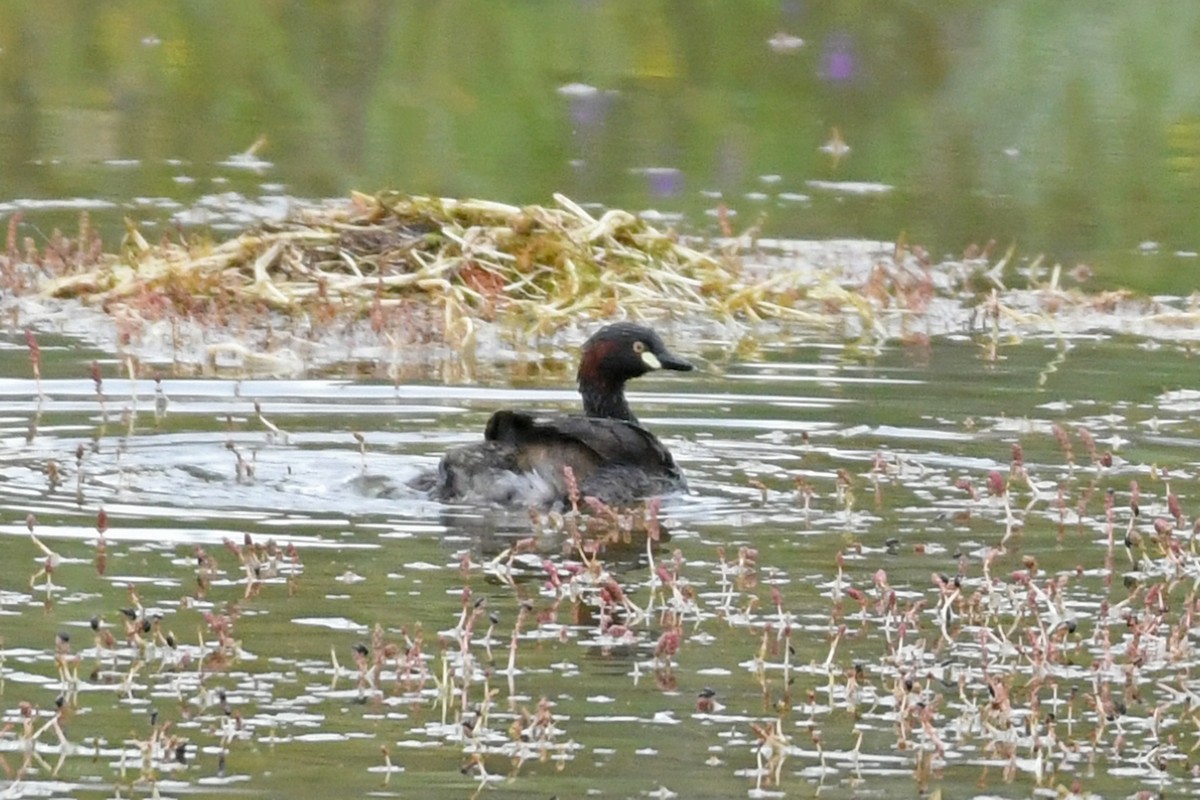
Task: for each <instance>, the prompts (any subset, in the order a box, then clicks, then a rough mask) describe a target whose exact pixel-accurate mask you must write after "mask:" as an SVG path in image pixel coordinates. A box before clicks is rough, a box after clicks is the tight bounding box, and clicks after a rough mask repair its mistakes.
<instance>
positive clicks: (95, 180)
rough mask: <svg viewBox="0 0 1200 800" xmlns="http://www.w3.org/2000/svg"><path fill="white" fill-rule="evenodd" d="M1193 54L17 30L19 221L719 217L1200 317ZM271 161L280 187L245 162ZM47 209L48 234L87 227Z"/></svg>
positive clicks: (665, 20)
mask: <svg viewBox="0 0 1200 800" xmlns="http://www.w3.org/2000/svg"><path fill="white" fill-rule="evenodd" d="M1198 45H1200V3H1196V2H1194V0H1174V2H1171V1H1169V0H1167V1H1164V2H1139V3H1128V2H1064V1H1063V0H1004V1H1002V2H996V1H995V0H987V1H986V2H985V1H982V0H981V1H979V2H976V1H974V0H919V1H918V0H910V1H908V2H905V1H903V0H898V1H897V2H886V3H883V2H878V0H839V2H836V3H835V2H815V1H811V0H809V1H805V0H738V1H737V2H715V1H713V2H705V1H704V0H541V1H538V0H521V1H520V2H498V1H497V0H442V1H440V2H424V1H416V0H413V1H411V2H392V1H391V0H379V1H377V2H367V1H365V0H362V1H357V2H296V1H293V2H288V1H287V0H264V1H263V2H253V3H246V2H241V0H218V1H214V0H195V1H193V2H172V3H160V2H151V1H150V0H141V1H137V0H124V1H122V0H112V1H111V2H94V1H93V0H83V1H82V2H79V1H76V2H72V1H70V0H57V1H54V0H49V1H43V2H38V3H10V4H6V5H5V7H4V20H3V25H0V216H7V215H8V213H11V212H12V211H14V210H15V209H17V208H21V207H23V206H30V205H31V204H30V203H29V202H28V201H31V200H50V201H56V200H62V199H64V198H86V199H88V200H92V201H108V202H112V203H114V204H115V205H116V207H115V208H112V209H108V210H104V209H100V210H98V212H97V213H98V215H99V218H100V221H101V224H104V225H107V226H109V228H110V229H111V230H113V231H115V230H116V229H117V227H118V225H119V221H120V218H121V217H122V216H124V215H126V214H133V216H135V217H138V218H139V219H142V220H144V221H147V222H150V223H154V222H157V221H162V220H166V219H169V218H170V216H171V214H172V213H175V211H177V208H176V206H175V204H176V203H179V204H183V205H184V206H187V205H190V204H192V203H194V202H196V200H197V199H199V198H201V197H205V196H208V195H211V194H213V193H219V192H225V191H237V192H240V193H242V194H244V195H246V196H248V197H256V196H260V195H263V194H276V195H281V196H292V197H300V198H322V197H330V196H340V195H344V194H345V193H346V192H347V191H348V190H349V189H351V188H359V189H363V190H366V191H373V190H376V189H379V188H383V187H389V188H397V189H400V190H404V191H411V192H416V193H443V194H448V195H471V196H481V197H487V198H492V199H497V200H503V201H508V202H514V203H534V202H536V203H548V202H550V195H551V194H552V193H553V192H556V191H561V192H564V193H566V194H568V195H570V196H572V197H573V198H575V199H577V200H579V201H582V202H589V203H599V204H603V205H608V206H620V207H627V208H631V209H634V210H646V209H656V210H659V211H662V212H664V213H667V214H668V215H674V214H682V215H684V217H683V221H682V222H681V223H679V224H681V226H683V227H686V228H688V229H691V230H701V231H703V232H706V233H716V232H719V225H718V222H717V217H716V207H717V205H718V204H724V206H725V207H726V208H727V209H728V212H729V217H730V219H732V222H733V229H734V230H743V229H746V228H749V227H751V226H753V225H761V230H762V232H763V234H764V235H766V236H780V237H788V238H827V237H865V238H873V239H884V240H887V239H892V238H895V237H897V236H898V235H900V234H901V233H902V232H904V233H906V234H907V236H908V238H909V240H910V241H915V242H919V243H922V244H924V245H926V246H927V247H928V248H929V249H930V251H931V252H932V253H933V254H934V255H935V256H938V257H940V256H944V255H952V254H957V253H960V252H961V251H962V250H963V249H964V248H965V247H967V246H968V245H969V244H970V243H972V242H978V243H984V242H987V241H988V240H991V239H995V240H997V242H998V243H999V244H1000V245H1001V246H1007V245H1008V244H1016V245H1017V247H1018V250H1019V252H1021V253H1022V254H1024V255H1026V256H1032V255H1035V254H1037V253H1045V254H1046V255H1047V256H1048V257H1050V258H1051V259H1052V260H1055V261H1061V262H1062V263H1063V265H1064V266H1065V267H1067V268H1072V267H1074V266H1075V265H1076V264H1077V263H1085V264H1087V265H1088V266H1090V267H1091V268H1092V269H1094V270H1095V272H1096V276H1097V277H1096V278H1095V281H1096V285H1114V284H1120V285H1129V286H1132V287H1134V288H1137V289H1140V290H1142V291H1147V292H1170V293H1176V294H1186V293H1188V292H1190V291H1192V289H1193V287H1194V284H1195V280H1194V278H1193V273H1194V272H1195V270H1196V267H1197V260H1196V258H1195V257H1194V255H1193V252H1194V251H1195V250H1197V249H1200V243H1198V242H1197V235H1196V233H1195V231H1196V228H1197V215H1198V213H1200V211H1198V209H1200V203H1198V202H1197V200H1198V199H1200V196H1198V195H1200V46H1198ZM835 128H836V129H837V131H838V132H839V134H840V137H841V138H842V140H843V141H844V142H845V143H846V145H848V146H849V148H850V149H849V151H848V152H846V153H845V154H844V155H841V156H840V157H839V156H838V155H837V154H835V153H831V152H829V150H830V149H832V148H830V147H827V145H829V143H830V142H831V141H833V140H834V133H833V131H834V129H835ZM260 136H265V137H266V144H265V146H264V147H262V148H261V150H259V151H258V153H257V155H258V156H259V157H261V158H262V159H264V160H265V161H267V162H270V164H269V165H261V166H262V168H261V169H259V170H257V171H255V170H247V169H244V168H239V167H238V166H237V165H229V164H222V162H225V161H226V159H228V158H229V157H230V156H231V155H233V154H236V153H238V152H241V151H243V150H245V149H246V148H247V147H249V146H250V145H251V144H252V143H253V142H255V141H256V140H257V139H259V137H260ZM822 148H824V149H822ZM810 181H820V182H835V183H837V184H842V185H840V186H835V187H834V188H832V189H831V188H828V187H827V186H824V185H818V186H813V185H811V184H810ZM845 182H865V183H867V184H882V186H874V187H873V186H870V185H868V186H866V187H864V188H865V189H867V190H868V191H864V192H856V191H847V188H849V189H851V190H853V189H854V188H855V187H854V186H850V187H846V186H845V185H844V183H845ZM872 188H874V189H878V190H884V189H886V190H885V191H869V190H870V189H872ZM49 205H50V208H49V209H40V210H38V209H32V208H27V209H26V216H27V219H28V221H29V222H28V224H29V225H30V226H31V227H30V230H31V231H32V235H44V233H45V230H44V229H45V228H46V227H48V226H49V225H50V224H51V222H53V224H63V225H67V224H68V220H70V219H72V217H73V215H74V214H76V213H77V211H75V210H74V209H70V210H69V211H64V210H63V209H61V208H56V207H55V204H54V203H50V204H49ZM35 212H36V213H35ZM39 215H41V217H39ZM39 218H40V219H41V222H40V224H39ZM668 218H669V219H670V220H671V221H672V222H674V219H675V218H674V217H673V216H669V217H668Z"/></svg>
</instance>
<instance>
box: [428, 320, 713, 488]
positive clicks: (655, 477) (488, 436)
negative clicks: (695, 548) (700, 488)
mask: <svg viewBox="0 0 1200 800" xmlns="http://www.w3.org/2000/svg"><path fill="white" fill-rule="evenodd" d="M659 369H671V370H680V371H687V370H690V369H692V365H691V364H689V363H688V362H687V361H684V360H683V359H682V358H680V357H678V356H676V355H674V354H673V353H671V352H670V351H669V350H667V348H666V345H664V344H663V342H662V339H660V338H659V337H658V334H656V333H655V332H654V331H652V330H650V329H649V328H647V327H646V326H644V325H638V324H635V323H632V322H618V323H616V324H614V325H608V326H606V327H604V328H601V329H600V330H599V331H597V332H596V333H595V334H593V335H592V337H591V338H590V339H588V340H587V341H586V342H584V345H583V350H582V352H581V354H580V361H579V374H578V378H577V379H578V382H579V393H580V394H581V395H582V396H583V412H584V413H583V415H579V414H563V415H558V416H538V415H535V414H532V413H528V412H524V411H509V410H505V411H497V412H496V413H494V414H493V415H492V417H491V419H489V420H488V423H487V428H486V430H485V431H484V440H483V442H480V443H478V444H470V445H463V446H462V447H456V448H454V449H453V450H450V451H448V452H447V453H446V455H445V456H443V457H442V461H441V463H440V464H439V465H438V474H437V479H436V483H435V485H434V488H433V494H434V496H435V497H437V498H439V499H441V500H443V501H446V502H464V501H465V502H484V503H499V504H502V505H507V506H542V507H546V506H553V505H555V504H560V503H562V502H564V501H565V500H566V498H567V495H568V489H567V482H566V477H565V472H564V469H563V468H564V467H570V468H571V470H572V472H573V473H574V476H575V480H576V482H577V484H578V487H579V493H580V494H581V495H583V496H585V497H587V496H592V497H596V498H597V499H599V500H602V501H604V502H605V503H608V504H610V505H623V504H628V503H631V502H633V501H635V500H638V499H641V498H645V497H652V496H654V495H660V494H666V493H668V492H675V491H682V490H684V489H686V488H687V483H686V481H685V480H684V478H683V473H682V472H680V470H679V467H677V466H676V465H675V460H674V459H673V458H671V454H670V452H668V451H667V448H665V447H664V446H663V445H662V442H660V441H658V439H657V438H656V437H655V436H654V434H652V433H651V432H650V431H648V430H646V429H645V428H643V427H642V426H641V425H640V424H639V423H638V420H637V417H635V416H634V414H633V411H632V410H631V409H630V408H629V403H628V402H627V401H626V399H625V382H626V381H628V380H629V379H630V378H636V377H638V376H640V375H645V374H646V373H647V372H651V371H654V370H659Z"/></svg>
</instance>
